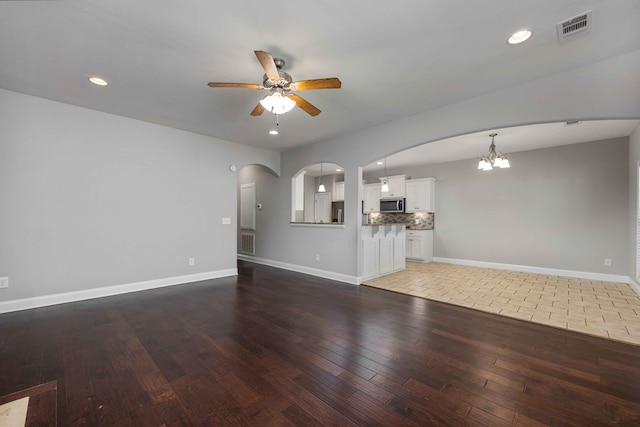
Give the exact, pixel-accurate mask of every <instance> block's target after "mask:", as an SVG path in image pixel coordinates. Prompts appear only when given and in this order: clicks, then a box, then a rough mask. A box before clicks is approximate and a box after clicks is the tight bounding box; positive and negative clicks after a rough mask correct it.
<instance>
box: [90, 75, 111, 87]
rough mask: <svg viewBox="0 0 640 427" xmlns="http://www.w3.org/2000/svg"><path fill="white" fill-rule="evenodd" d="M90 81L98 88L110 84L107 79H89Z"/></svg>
mask: <svg viewBox="0 0 640 427" xmlns="http://www.w3.org/2000/svg"><path fill="white" fill-rule="evenodd" d="M89 81H90V82H91V83H93V84H94V85H98V86H106V85H108V84H109V83H107V81H106V80H105V79H101V78H100V77H89Z"/></svg>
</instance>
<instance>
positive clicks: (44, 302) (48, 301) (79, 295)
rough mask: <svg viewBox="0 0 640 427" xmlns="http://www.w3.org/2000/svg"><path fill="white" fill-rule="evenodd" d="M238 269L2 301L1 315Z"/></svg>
mask: <svg viewBox="0 0 640 427" xmlns="http://www.w3.org/2000/svg"><path fill="white" fill-rule="evenodd" d="M237 275H238V269H237V268H230V269H227V270H218V271H208V272H205V273H196V274H188V275H185V276H176V277H165V278H162V279H154V280H146V281H144V282H135V283H127V284H124V285H114V286H105V287H102V288H94V289H85V290H81V291H74V292H65V293H60V294H53V295H43V296H38V297H32V298H23V299H17V300H11V301H0V313H9V312H12V311H19V310H27V309H30V308H38V307H45V306H49V305H56V304H64V303H68V302H74V301H82V300H87V299H93V298H101V297H108V296H112V295H120V294H126V293H129V292H138V291H144V290H148V289H155V288H163V287H165V286H175V285H184V284H187V283H193V282H199V281H202V280H209V279H218V278H221V277H228V276H237Z"/></svg>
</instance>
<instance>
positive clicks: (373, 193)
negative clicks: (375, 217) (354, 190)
mask: <svg viewBox="0 0 640 427" xmlns="http://www.w3.org/2000/svg"><path fill="white" fill-rule="evenodd" d="M371 212H380V184H365V185H364V203H363V205H362V213H371Z"/></svg>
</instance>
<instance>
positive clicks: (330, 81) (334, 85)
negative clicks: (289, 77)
mask: <svg viewBox="0 0 640 427" xmlns="http://www.w3.org/2000/svg"><path fill="white" fill-rule="evenodd" d="M293 86H294V90H312V89H340V88H341V87H342V82H341V81H340V79H339V78H337V77H330V78H327V79H314V80H301V81H299V82H293Z"/></svg>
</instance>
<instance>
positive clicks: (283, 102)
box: [260, 90, 296, 114]
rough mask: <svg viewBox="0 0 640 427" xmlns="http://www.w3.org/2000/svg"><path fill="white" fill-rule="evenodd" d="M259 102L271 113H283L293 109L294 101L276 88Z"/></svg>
mask: <svg viewBox="0 0 640 427" xmlns="http://www.w3.org/2000/svg"><path fill="white" fill-rule="evenodd" d="M260 104H262V106H263V107H264V108H265V109H266V110H267V111H269V112H271V113H273V114H284V113H288V112H289V111H291V110H293V107H295V106H296V102H295V101H294V100H293V99H291V98H289V97H288V96H286V95H282V91H281V90H276V91H275V92H274V93H272V94H271V95H267V96H265V97H264V98H262V99H261V100H260Z"/></svg>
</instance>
